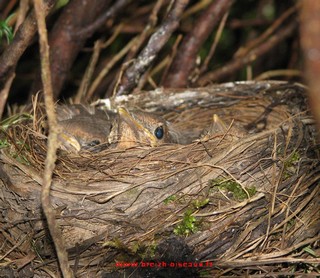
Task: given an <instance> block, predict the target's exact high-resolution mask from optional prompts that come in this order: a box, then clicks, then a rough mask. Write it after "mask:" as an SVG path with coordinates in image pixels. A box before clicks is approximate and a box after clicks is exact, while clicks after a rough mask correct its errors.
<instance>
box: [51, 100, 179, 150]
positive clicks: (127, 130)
mask: <svg viewBox="0 0 320 278" xmlns="http://www.w3.org/2000/svg"><path fill="white" fill-rule="evenodd" d="M56 112H57V119H58V124H59V126H60V134H59V142H60V148H61V149H64V150H67V151H76V152H79V151H80V150H96V149H97V148H96V147H97V146H98V145H99V146H100V147H102V148H104V147H106V148H107V147H111V148H113V147H117V148H122V149H124V148H130V147H133V146H141V145H148V146H152V147H155V146H159V145H161V144H164V143H178V140H177V138H178V136H177V134H176V132H174V131H173V129H172V127H171V125H170V123H168V122H167V121H166V120H164V119H163V118H161V117H160V116H158V115H155V114H151V113H147V112H144V111H141V110H138V109H131V110H129V109H127V108H124V107H119V108H118V111H117V112H113V111H110V110H102V109H98V108H94V107H91V106H84V105H80V104H76V105H59V106H57V107H56ZM100 149H101V148H98V150H100Z"/></svg>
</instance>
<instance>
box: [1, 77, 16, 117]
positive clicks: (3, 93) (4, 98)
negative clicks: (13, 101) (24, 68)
mask: <svg viewBox="0 0 320 278" xmlns="http://www.w3.org/2000/svg"><path fill="white" fill-rule="evenodd" d="M15 76H16V74H15V73H14V72H13V73H11V75H10V76H9V78H8V80H7V81H6V83H5V84H4V88H3V89H2V90H1V91H0V119H1V118H2V114H3V111H4V107H5V105H6V102H7V99H8V95H9V91H10V88H11V84H12V81H13V79H14V78H15Z"/></svg>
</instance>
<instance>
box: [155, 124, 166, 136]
mask: <svg viewBox="0 0 320 278" xmlns="http://www.w3.org/2000/svg"><path fill="white" fill-rule="evenodd" d="M154 135H155V136H156V137H157V138H158V139H162V138H163V135H164V131H163V126H162V125H161V126H158V127H157V128H156V130H155V131H154Z"/></svg>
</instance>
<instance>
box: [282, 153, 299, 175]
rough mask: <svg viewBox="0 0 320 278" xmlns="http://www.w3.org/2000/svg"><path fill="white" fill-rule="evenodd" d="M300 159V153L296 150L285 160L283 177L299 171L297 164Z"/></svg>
mask: <svg viewBox="0 0 320 278" xmlns="http://www.w3.org/2000/svg"><path fill="white" fill-rule="evenodd" d="M299 160H300V154H299V153H298V152H297V151H294V152H293V153H292V154H291V155H290V156H289V157H288V158H287V159H286V160H285V161H284V171H283V178H284V179H288V178H290V177H292V176H293V175H294V174H296V172H297V164H298V162H299Z"/></svg>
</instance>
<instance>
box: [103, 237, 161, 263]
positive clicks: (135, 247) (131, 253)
mask: <svg viewBox="0 0 320 278" xmlns="http://www.w3.org/2000/svg"><path fill="white" fill-rule="evenodd" d="M102 246H103V247H110V248H114V249H116V250H118V251H122V252H121V254H122V255H121V256H123V258H122V259H129V258H131V259H132V257H134V258H136V259H137V260H141V259H145V258H153V257H154V256H155V250H156V248H157V245H156V244H155V243H151V244H149V245H145V244H142V243H141V242H140V241H137V240H136V241H132V242H130V243H129V244H128V245H126V244H124V243H123V242H122V241H121V240H120V239H118V238H115V239H113V240H110V241H106V242H104V243H103V244H102Z"/></svg>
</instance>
